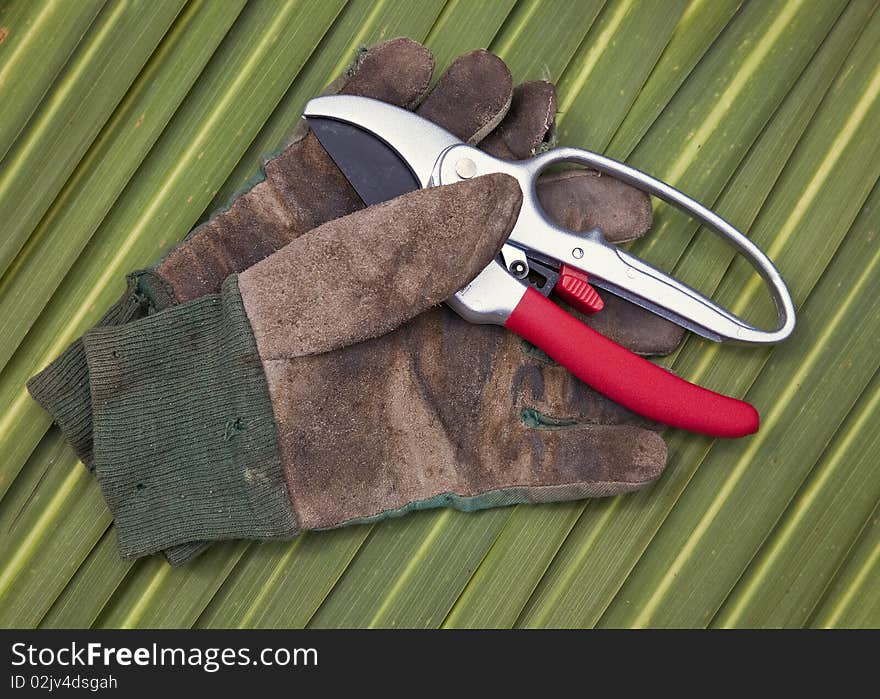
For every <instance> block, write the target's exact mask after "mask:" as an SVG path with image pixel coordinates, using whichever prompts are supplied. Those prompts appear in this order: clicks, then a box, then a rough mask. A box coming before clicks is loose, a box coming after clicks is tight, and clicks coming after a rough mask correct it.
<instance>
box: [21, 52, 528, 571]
mask: <svg viewBox="0 0 880 699" xmlns="http://www.w3.org/2000/svg"><path fill="white" fill-rule="evenodd" d="M433 69H434V58H433V56H432V55H431V53H430V51H428V49H426V48H425V47H424V46H422V45H421V44H419V43H417V42H415V41H412V40H410V39H405V38H400V39H392V40H390V41H387V42H384V43H382V44H379V45H377V46H374V47H372V48H370V49H367V50H365V51H362V52H361V53H360V54H359V55H358V58H357V60H356V61H355V63H354V64H353V65H352V66H351V67H350V68H349V69H348V70H347V71H346V72H345V73H344V74H343V75H342V76H340V77H339V78H338V79H337V80H336V81H334V82H333V83H332V84H331V85H330V86H329V87H328V88H327V90H326V91H325V94H334V93H343V94H354V95H361V96H365V97H373V98H375V99H381V100H384V101H386V102H389V103H392V104H395V105H398V106H400V107H404V108H407V109H415V108H417V107H418V110H419V112H420V113H421V114H422V115H423V116H425V117H427V118H441V117H442V118H443V119H444V120H443V121H442V122H439V123H441V124H442V125H443V126H445V127H446V128H447V129H450V130H452V131H455V132H456V133H459V134H462V135H463V137H466V138H467V137H470V138H482V137H483V136H485V135H486V133H488V132H489V131H491V130H492V129H493V128H494V127H495V126H497V124H498V122H499V121H500V120H501V119H502V118H503V116H504V115H505V113H506V111H507V109H508V106H509V104H510V99H511V77H510V73H509V71H508V70H507V68H506V66H505V65H504V63H503V62H502V61H500V60H499V59H498V58H496V57H495V56H492V55H491V54H489V53H487V52H485V51H474V52H471V53H468V54H464V55H463V56H461V57H460V58H459V59H458V60H457V61H456V62H455V63H454V64H453V65H452V66H451V67H450V69H449V70H447V71H446V73H445V74H444V75H443V76H442V77H441V79H440V81H439V82H438V85H437V87H436V88H435V89H434V90H432V91H431V92H430V94H429V95H428V96H427V97H426V94H427V93H428V86H429V84H430V80H431V75H432V72H433ZM263 169H264V174H265V178H264V179H263V180H262V181H260V182H259V183H257V184H256V185H255V186H254V187H253V188H252V189H250V190H248V191H246V192H245V193H243V194H242V195H240V196H239V197H238V198H237V199H235V200H234V201H233V202H232V203H231V204H230V206H229V208H228V209H226V210H225V211H221V212H219V213H217V214H215V215H214V216H212V218H211V219H210V220H209V221H207V222H206V223H204V224H203V225H201V226H199V227H197V228H196V229H195V230H193V231H192V233H191V234H190V235H189V236H188V237H187V239H186V241H184V242H183V243H182V244H181V245H179V246H178V247H177V248H176V249H174V250H172V251H171V252H170V253H169V254H168V255H166V257H165V258H164V259H162V260H160V261H159V262H158V263H157V264H156V265H155V266H154V268H153V269H151V270H142V271H139V272H135V273H134V274H132V275H130V276H129V277H128V287H127V289H126V291H125V293H124V294H123V296H122V298H121V299H120V300H119V301H118V302H117V303H116V304H114V306H113V307H112V308H111V309H110V310H109V311H108V313H107V314H106V315H105V316H104V317H103V318H102V319H101V321H100V322H99V323H98V325H99V326H107V325H121V324H124V323H128V322H130V321H132V320H134V319H137V318H142V317H144V316H146V315H148V314H150V313H154V312H156V311H161V310H163V309H166V308H169V307H171V306H174V305H176V304H178V303H182V302H185V301H188V300H191V299H195V298H199V297H201V296H204V295H205V294H209V293H215V292H217V291H219V290H220V285H221V283H222V281H223V280H224V279H225V278H226V277H227V276H228V275H229V274H231V273H233V272H239V271H242V270H244V269H247V268H248V267H249V266H251V265H252V264H254V263H255V262H258V261H259V260H262V259H263V258H265V257H266V256H267V255H269V254H271V253H272V252H274V251H275V250H277V249H279V248H281V247H282V246H283V245H285V244H286V243H288V242H290V241H291V240H294V239H296V238H297V237H299V236H300V235H302V234H303V233H304V232H306V231H308V230H310V229H312V228H314V227H316V226H318V225H320V224H322V223H324V222H326V221H329V220H332V219H335V218H337V217H339V216H343V215H345V214H348V213H351V212H353V211H356V210H358V209H360V208H362V207H363V203H362V202H361V201H360V199H359V198H358V196H357V194H356V193H355V192H354V190H353V189H352V188H351V186H350V185H349V184H348V182H347V181H346V180H345V178H344V177H343V175H342V173H340V172H339V170H338V169H337V168H336V166H335V165H334V163H333V161H332V160H331V159H330V157H329V156H328V155H327V154H326V152H325V151H324V149H323V147H322V146H321V145H320V143H319V142H318V140H317V139H316V138H315V137H314V135H312V134H311V133H310V132H309V131H308V128H307V127H306V124H305V122H304V121H302V122H301V123H300V125H299V127H298V128H297V129H296V130H295V132H294V134H293V135H292V137H291V139H290V144H289V145H288V146H287V147H285V148H284V149H283V150H282V152H281V153H280V154H279V155H277V156H276V157H274V158H272V159H271V160H269V161H268V162H266V163H265V166H264V168H263ZM28 389H29V390H30V392H31V394H32V396H33V397H34V398H35V399H36V400H37V401H38V402H39V403H40V405H42V406H43V408H44V409H45V410H46V411H47V412H49V413H50V414H51V415H52V417H53V420H54V421H55V422H56V423H57V425H58V426H59V428H60V429H61V431H62V433H63V434H64V436H65V438H66V439H67V440H68V441H69V442H70V443H71V445H72V446H73V448H74V450H75V451H76V453H77V456H78V457H79V458H80V460H82V461H83V463H85V464H86V465H87V466H88V467H89V468H90V469H91V468H92V467H93V457H92V448H93V446H92V410H91V396H90V390H89V376H88V367H87V365H86V360H85V354H84V351H83V346H82V342H81V341H80V340H77V341H76V342H74V343H73V344H72V345H71V346H70V347H68V348H67V350H65V352H63V353H62V355H61V356H60V357H59V358H58V359H56V360H55V361H54V362H52V363H51V364H50V365H49V366H48V367H46V368H45V369H44V370H43V371H42V372H40V373H39V374H38V375H37V376H35V377H33V378H32V379H31V380H30V381H29V382H28ZM200 550H201V548H200V547H199V546H198V545H193V546H192V547H189V548H188V547H180V548H178V549H177V550H176V551H169V552H166V556H167V558H168V560H169V561H171V562H172V563H175V564H180V563H183V562H185V560H187V559H188V558H190V557H192V556H194V555H196V554H197V553H199V552H200Z"/></svg>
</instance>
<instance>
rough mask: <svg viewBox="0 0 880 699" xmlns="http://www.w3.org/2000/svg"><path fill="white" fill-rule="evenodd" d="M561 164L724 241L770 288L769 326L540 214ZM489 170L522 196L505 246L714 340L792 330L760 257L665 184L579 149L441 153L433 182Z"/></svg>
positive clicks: (789, 313)
mask: <svg viewBox="0 0 880 699" xmlns="http://www.w3.org/2000/svg"><path fill="white" fill-rule="evenodd" d="M464 160H469V161H471V163H470V164H468V165H464V166H463V165H462V164H460V163H461V162H463V161H464ZM563 162H567V163H577V164H580V165H586V166H587V167H590V168H592V169H594V170H598V171H599V172H602V173H605V174H607V175H610V176H612V177H615V178H617V179H619V180H621V181H623V182H626V183H627V184H630V185H632V186H634V187H636V188H638V189H641V190H642V191H644V192H647V193H649V194H652V195H654V196H656V197H658V198H660V199H662V200H663V201H665V202H667V203H668V204H671V205H672V206H674V207H676V208H677V209H680V210H681V211H684V212H685V213H688V214H690V215H691V216H693V217H694V218H695V219H697V220H698V221H700V222H701V223H702V224H704V225H705V226H707V227H708V228H711V229H712V230H713V231H714V232H715V233H717V234H718V235H720V236H721V237H722V238H724V239H726V240H728V241H729V242H730V243H731V244H732V245H733V246H734V247H735V248H736V249H737V250H738V251H739V252H740V253H741V254H742V255H743V256H744V257H745V258H746V259H748V260H749V262H750V263H751V264H752V266H753V267H754V268H755V270H756V271H757V272H758V273H759V274H760V275H761V277H762V278H763V279H764V281H765V282H766V283H767V285H768V287H769V288H770V292H771V295H772V298H773V302H774V304H775V305H776V313H777V325H776V328H775V329H773V330H762V329H760V328H757V327H755V326H754V325H751V324H750V323H748V322H747V321H745V320H743V319H742V318H739V317H738V316H736V315H734V314H733V313H731V312H730V311H728V310H727V309H725V308H723V307H721V306H719V305H718V304H716V303H715V302H714V301H712V300H711V299H709V298H707V297H706V296H704V295H703V294H701V293H700V292H699V291H697V290H696V289H693V288H691V287H690V286H688V285H687V284H684V283H682V282H680V281H678V280H677V279H675V278H674V277H671V276H669V275H668V274H666V273H665V272H662V271H661V270H659V269H657V268H656V267H653V266H651V265H649V264H648V263H646V262H644V261H642V260H640V259H638V258H636V257H633V256H632V255H629V254H627V253H626V252H624V251H623V250H620V249H618V248H617V247H615V246H614V245H611V244H609V243H608V242H607V241H605V239H604V237H603V236H602V235H601V233H600V232H599V231H598V230H597V231H593V232H592V233H590V234H587V235H581V234H576V233H573V232H571V231H568V230H566V229H564V228H561V227H559V226H558V225H556V224H555V223H554V222H553V221H551V220H550V219H549V218H548V217H547V215H546V214H545V212H544V210H543V209H542V208H541V205H540V202H539V201H538V195H537V192H536V190H535V183H536V181H537V177H538V175H539V174H540V173H541V172H542V171H543V170H545V169H546V168H548V167H549V166H551V165H554V164H558V163H563ZM471 165H473V166H474V167H471ZM489 172H504V173H507V174H509V175H512V176H513V177H516V178H517V179H518V180H519V182H520V186H521V188H522V191H523V205H522V210H521V212H520V216H519V220H518V221H517V224H516V226H515V227H514V229H513V231H512V232H511V235H510V238H509V241H508V242H509V243H510V244H513V245H515V246H517V247H521V248H523V249H526V250H533V251H535V252H537V253H540V254H542V255H545V256H547V257H550V258H553V259H556V260H559V261H560V262H564V263H566V264H568V265H571V266H573V267H576V268H578V269H580V270H583V271H584V272H586V273H587V274H589V275H590V278H591V281H595V283H596V285H597V286H600V287H603V288H606V289H608V290H609V291H611V292H613V293H615V294H617V295H619V296H622V297H623V298H625V299H627V300H629V301H632V302H633V303H635V304H637V305H639V306H642V307H644V308H647V309H648V310H650V311H653V312H654V313H657V314H658V315H660V316H663V317H665V318H668V319H670V320H672V321H673V322H676V323H678V324H680V325H682V326H683V327H685V328H688V329H689V330H692V331H693V332H696V333H698V334H700V335H702V336H704V337H707V338H709V339H712V340H715V341H717V342H721V341H725V340H732V341H736V342H743V343H749V344H772V343H775V342H779V341H781V340H784V339H785V338H787V337H788V336H789V335H791V333H792V331H793V330H794V327H795V310H794V303H793V302H792V299H791V294H790V293H789V291H788V287H787V286H786V285H785V281H784V280H783V278H782V275H781V274H780V273H779V270H777V269H776V267H775V266H774V265H773V263H772V262H771V261H770V260H769V258H768V257H767V256H766V255H765V254H764V253H763V251H762V250H761V249H760V248H759V247H758V246H756V245H755V244H754V243H753V242H752V241H751V240H749V239H748V238H747V237H746V236H745V235H743V234H742V233H741V232H740V231H739V230H737V229H736V228H734V226H732V225H731V224H730V223H728V222H727V221H725V220H724V219H723V218H722V217H721V216H719V215H718V214H716V213H715V212H713V211H711V210H709V209H707V208H706V207H705V206H703V205H702V204H700V203H699V202H698V201H696V200H694V199H692V198H691V197H689V196H688V195H686V194H684V193H683V192H680V191H679V190H677V189H675V188H674V187H672V186H670V185H668V184H666V183H665V182H662V181H660V180H658V179H656V178H654V177H651V176H650V175H648V174H646V173H644V172H641V171H640V170H637V169H635V168H633V167H630V166H629V165H625V164H624V163H621V162H619V161H617V160H613V159H611V158H607V157H605V156H603V155H599V154H598V153H591V152H590V151H585V150H580V149H578V148H556V149H554V150H551V151H548V152H547V153H544V154H542V155H539V156H537V157H535V158H532V159H531V160H526V161H522V162H518V163H511V162H507V161H503V160H499V159H497V158H494V157H492V156H490V155H487V154H485V153H483V152H482V151H479V150H477V149H476V148H473V147H471V146H466V145H455V146H452V147H450V148H448V149H447V150H446V151H444V153H443V154H442V156H441V157H440V159H439V160H438V161H437V164H436V167H435V169H434V175H433V178H434V182H435V183H436V184H439V183H441V182H442V183H444V184H448V183H450V182H453V181H455V180H458V179H462V178H463V177H462V174H464V175H465V176H468V177H470V176H475V175H482V174H486V173H489ZM548 229H550V230H548Z"/></svg>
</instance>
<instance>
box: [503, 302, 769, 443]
mask: <svg viewBox="0 0 880 699" xmlns="http://www.w3.org/2000/svg"><path fill="white" fill-rule="evenodd" d="M504 327H506V328H508V329H509V330H512V331H513V332H515V333H516V334H517V335H519V336H520V337H522V338H523V339H524V340H527V341H528V342H531V343H532V344H533V345H535V346H536V347H538V348H540V349H541V350H543V351H544V352H545V353H546V354H548V355H549V356H550V357H552V358H553V359H555V360H556V361H557V362H559V363H560V364H562V366H564V367H565V368H566V369H568V370H569V371H570V372H571V373H572V374H574V375H575V376H577V377H578V378H579V379H580V380H581V381H583V382H584V383H586V384H587V385H589V386H591V387H592V388H594V389H596V390H597V391H598V392H599V393H602V394H604V395H606V396H608V397H609V398H611V400H613V401H615V402H617V403H620V404H621V405H622V406H624V407H625V408H628V409H629V410H632V411H633V412H634V413H638V414H639V415H642V416H644V417H646V418H648V419H650V420H655V421H656V422H662V423H663V424H665V425H669V426H670V427H677V428H680V429H683V430H689V431H691V432H700V433H702V434H708V435H711V436H713V437H743V436H745V435H747V434H752V433H754V432H757V430H758V422H759V417H758V412H757V411H756V410H755V409H754V408H753V407H752V406H751V405H749V404H748V403H745V402H744V401H741V400H737V399H736V398H731V397H729V396H724V395H722V394H720V393H715V392H714V391H710V390H709V389H706V388H703V387H702V386H697V385H696V384H693V383H690V382H689V381H685V380H684V379H682V378H681V377H679V376H676V375H675V374H673V373H672V372H670V371H667V370H666V369H663V368H662V367H659V366H657V365H656V364H653V363H652V362H649V361H648V360H647V359H643V358H642V357H640V356H638V355H637V354H634V353H632V352H630V351H629V350H628V349H626V348H625V347H621V346H620V345H618V344H617V343H616V342H614V341H612V340H609V339H608V338H607V337H605V336H604V335H601V334H599V333H597V332H596V331H595V330H593V329H592V328H590V327H588V326H586V325H584V324H583V323H581V322H580V321H579V320H577V319H576V318H574V317H573V316H571V315H569V314H568V313H567V312H565V311H564V310H562V309H561V308H560V307H559V306H557V305H556V304H555V303H553V302H552V301H550V300H549V299H547V298H545V297H543V296H542V295H541V294H540V293H538V292H537V291H535V290H534V289H532V288H529V289H527V290H526V293H525V295H524V296H523V297H522V299H521V300H520V302H519V303H518V304H517V306H516V308H515V309H514V311H513V313H511V314H510V317H509V318H508V319H507V322H506V323H505V324H504Z"/></svg>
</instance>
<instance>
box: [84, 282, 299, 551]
mask: <svg viewBox="0 0 880 699" xmlns="http://www.w3.org/2000/svg"><path fill="white" fill-rule="evenodd" d="M84 345H85V352H86V357H87V359H88V366H89V373H90V376H91V392H92V409H93V429H94V460H95V475H96V476H97V478H98V481H99V483H100V484H101V487H102V489H103V491H104V496H105V498H106V499H107V503H108V504H109V506H110V509H111V510H112V512H113V515H114V517H115V519H116V526H117V530H118V538H119V547H120V550H121V552H122V554H123V555H124V556H142V555H146V554H150V553H155V552H158V551H160V550H162V549H166V548H168V547H172V546H178V545H180V544H188V543H190V542H193V541H211V540H217V539H231V538H234V539H247V538H260V539H264V538H279V537H291V536H294V535H295V534H296V533H297V532H298V529H299V528H298V525H297V521H296V516H295V514H294V512H293V508H292V506H291V504H290V499H289V497H288V495H287V488H286V484H285V480H284V474H283V470H282V467H281V462H280V458H279V454H278V447H277V440H276V433H275V422H274V418H273V413H272V405H271V402H270V398H269V390H268V387H267V385H266V378H265V375H264V374H263V367H262V362H261V360H260V356H259V354H258V352H257V347H256V343H255V342H254V338H253V334H252V332H251V327H250V323H249V321H248V319H247V316H246V314H245V311H244V306H243V304H242V301H241V295H240V294H239V292H238V284H237V278H236V277H234V276H233V277H230V278H229V279H227V281H226V283H224V286H223V293H222V294H215V295H211V296H206V297H203V298H201V299H198V300H195V301H193V302H191V303H188V304H185V305H182V306H177V307H176V308H172V309H170V310H168V311H165V312H164V313H157V314H155V315H151V316H148V317H146V318H144V319H142V320H139V321H137V322H134V323H129V324H127V325H124V326H121V327H118V328H98V329H95V330H92V331H91V332H89V333H87V334H86V335H85V337H84Z"/></svg>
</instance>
